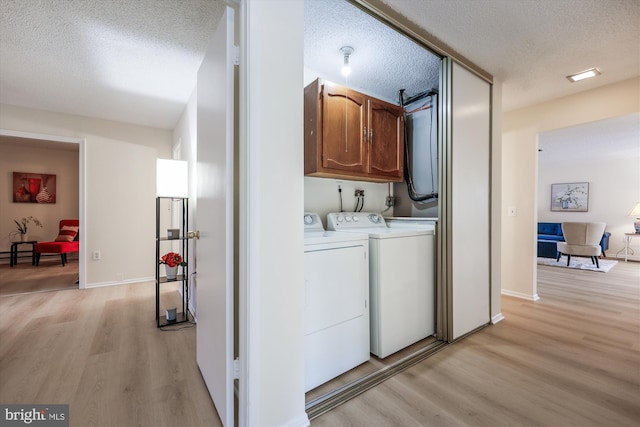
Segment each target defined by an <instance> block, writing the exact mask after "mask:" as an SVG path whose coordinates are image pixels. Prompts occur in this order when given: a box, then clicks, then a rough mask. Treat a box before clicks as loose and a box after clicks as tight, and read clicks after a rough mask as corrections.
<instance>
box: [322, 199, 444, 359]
mask: <svg viewBox="0 0 640 427" xmlns="http://www.w3.org/2000/svg"><path fill="white" fill-rule="evenodd" d="M434 228H435V227H434ZM327 229H329V230H334V231H340V232H344V233H349V232H351V233H353V232H355V233H367V234H368V235H369V255H370V258H369V295H370V301H371V306H370V316H371V334H370V341H371V353H373V354H374V355H376V356H378V357H379V358H385V357H387V356H389V355H390V354H393V353H395V352H397V351H399V350H402V349H403V348H405V347H407V346H409V345H411V344H413V343H415V342H417V341H420V340H421V339H424V338H426V337H428V336H431V335H433V334H434V333H435V288H434V276H435V274H434V229H429V228H423V227H406V228H405V227H402V228H395V227H394V228H389V227H387V225H386V223H385V220H384V218H383V217H382V215H380V214H378V213H368V212H349V213H344V212H341V213H330V214H328V215H327Z"/></svg>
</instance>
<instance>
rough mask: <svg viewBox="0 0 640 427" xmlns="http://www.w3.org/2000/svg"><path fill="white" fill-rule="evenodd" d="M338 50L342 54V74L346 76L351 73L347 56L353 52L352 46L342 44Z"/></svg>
mask: <svg viewBox="0 0 640 427" xmlns="http://www.w3.org/2000/svg"><path fill="white" fill-rule="evenodd" d="M340 52H342V55H343V56H344V62H343V64H342V75H343V76H345V77H347V76H348V75H349V74H351V66H350V65H349V56H350V55H351V54H352V53H353V48H352V47H351V46H342V47H341V48H340Z"/></svg>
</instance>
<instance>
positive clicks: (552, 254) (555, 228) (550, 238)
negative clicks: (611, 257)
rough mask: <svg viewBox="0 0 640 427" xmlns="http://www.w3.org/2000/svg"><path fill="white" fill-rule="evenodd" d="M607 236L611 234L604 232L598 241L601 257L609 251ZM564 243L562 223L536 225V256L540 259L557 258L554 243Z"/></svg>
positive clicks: (540, 223)
mask: <svg viewBox="0 0 640 427" xmlns="http://www.w3.org/2000/svg"><path fill="white" fill-rule="evenodd" d="M609 236H611V233H609V232H608V231H605V232H604V234H603V235H602V240H600V247H601V248H602V256H606V255H605V251H606V250H607V249H609ZM558 242H564V235H563V234H562V223H560V222H539V223H538V256H539V257H542V258H557V256H558V250H557V248H556V246H557V245H556V243H558Z"/></svg>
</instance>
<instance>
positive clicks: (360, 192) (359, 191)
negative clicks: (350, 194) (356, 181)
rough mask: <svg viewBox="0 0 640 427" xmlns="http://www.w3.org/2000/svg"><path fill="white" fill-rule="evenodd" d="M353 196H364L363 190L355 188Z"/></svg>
mask: <svg viewBox="0 0 640 427" xmlns="http://www.w3.org/2000/svg"><path fill="white" fill-rule="evenodd" d="M355 196H356V197H360V196H362V197H364V190H356V192H355Z"/></svg>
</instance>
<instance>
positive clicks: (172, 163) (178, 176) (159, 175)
mask: <svg viewBox="0 0 640 427" xmlns="http://www.w3.org/2000/svg"><path fill="white" fill-rule="evenodd" d="M156 196H158V197H185V198H186V197H189V166H188V163H187V161H186V160H169V159H157V161H156Z"/></svg>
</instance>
